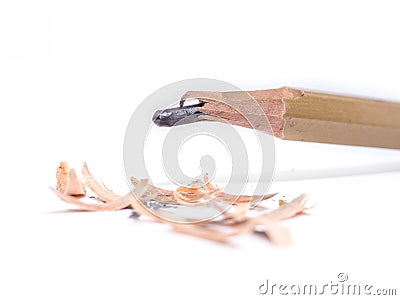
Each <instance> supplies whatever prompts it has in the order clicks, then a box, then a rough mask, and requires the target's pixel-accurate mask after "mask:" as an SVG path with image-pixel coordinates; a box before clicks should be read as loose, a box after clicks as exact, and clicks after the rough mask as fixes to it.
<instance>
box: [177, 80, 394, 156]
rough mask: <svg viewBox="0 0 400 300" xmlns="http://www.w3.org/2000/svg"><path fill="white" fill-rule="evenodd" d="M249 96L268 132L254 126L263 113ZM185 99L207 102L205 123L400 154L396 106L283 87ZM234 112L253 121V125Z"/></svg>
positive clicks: (190, 94)
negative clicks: (243, 112)
mask: <svg viewBox="0 0 400 300" xmlns="http://www.w3.org/2000/svg"><path fill="white" fill-rule="evenodd" d="M249 95H250V96H251V97H252V98H253V99H255V100H256V101H257V103H258V104H259V105H260V107H261V109H262V111H263V112H264V113H265V115H266V116H267V117H268V119H269V122H270V124H271V128H270V129H268V128H265V127H262V126H260V124H258V123H257V122H258V121H257V120H263V119H265V117H264V116H263V114H262V111H261V113H260V110H258V111H257V110H254V109H250V108H249V106H250V107H251V106H252V105H249V101H251V99H250V98H249ZM187 98H197V99H199V100H201V101H204V102H205V105H204V106H203V107H200V108H199V110H200V111H201V112H203V113H205V114H206V115H205V116H204V117H203V119H208V120H214V121H216V120H221V118H222V119H223V120H226V121H227V122H229V123H230V124H233V125H238V126H244V127H254V128H255V129H261V130H263V131H267V132H268V131H269V132H271V130H272V134H273V135H274V136H275V137H278V138H281V139H285V140H296V141H309V142H321V143H333V144H344V145H357V146H372V147H382V148H397V149H400V103H395V102H388V101H381V100H373V99H364V98H357V97H348V96H340V95H333V94H325V93H317V92H308V91H302V90H298V89H292V88H286V87H284V88H279V89H272V90H260V91H250V92H204V91H199V92H195V91H193V92H187V93H186V94H185V95H184V96H183V97H182V99H183V100H184V99H187ZM221 101H222V102H221ZM224 102H225V103H228V104H229V105H227V104H225V103H224ZM253 107H254V105H253ZM238 111H245V112H246V116H251V120H252V125H250V123H249V121H248V119H246V118H244V117H243V116H242V115H241V114H240V113H238ZM260 123H261V121H260ZM254 124H255V125H256V126H254ZM258 127H260V128H258Z"/></svg>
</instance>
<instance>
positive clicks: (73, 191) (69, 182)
mask: <svg viewBox="0 0 400 300" xmlns="http://www.w3.org/2000/svg"><path fill="white" fill-rule="evenodd" d="M56 177H57V186H56V189H57V191H59V192H61V193H63V194H65V195H71V196H82V195H85V184H84V183H83V182H81V181H80V180H79V178H78V176H77V175H76V173H75V170H74V169H70V168H69V166H68V163H66V162H61V163H60V165H59V167H58V168H57V173H56Z"/></svg>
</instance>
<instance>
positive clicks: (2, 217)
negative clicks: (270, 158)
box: [0, 0, 400, 299]
mask: <svg viewBox="0 0 400 300" xmlns="http://www.w3.org/2000/svg"><path fill="white" fill-rule="evenodd" d="M398 11H399V10H398V5H397V1H365V0H364V1H337V0H336V1H208V0H204V1H198V2H194V1H141V2H139V1H137V2H133V1H82V0H81V1H40V0H38V1H11V0H10V1H7V0H5V1H1V3H0V99H1V109H0V127H1V157H0V170H1V171H0V176H1V183H2V184H1V186H2V197H1V206H0V225H1V227H0V233H1V236H0V238H1V239H0V242H1V246H0V254H1V255H0V277H1V278H0V298H1V299H32V298H39V299H111V298H113V299H150V298H152V299H155V298H156V297H166V298H168V299H170V298H171V299H187V298H195V299H205V298H206V297H207V298H208V297H209V298H213V299H214V298H224V299H227V298H228V297H237V298H239V297H241V298H242V299H248V298H253V297H254V298H256V297H261V296H260V295H259V294H258V286H259V285H260V284H261V283H263V282H264V281H265V280H266V279H267V278H268V279H270V280H271V281H273V282H276V283H288V284H292V283H302V282H303V283H318V282H323V283H325V282H327V283H329V282H330V281H331V280H332V281H335V280H336V276H337V274H338V273H340V272H345V273H348V275H349V278H350V280H352V282H354V283H360V284H366V283H369V284H374V285H375V286H377V287H383V288H385V287H386V288H398V289H399V288H400V286H399V285H398V278H399V275H400V273H399V267H400V265H399V256H398V255H399V250H400V248H399V247H400V246H399V245H398V241H399V237H398V236H399V235H398V228H399V225H400V224H399V218H398V211H399V208H400V205H399V200H400V199H399V196H400V191H399V178H400V172H390V173H384V174H383V173H382V174H371V175H362V176H352V177H338V178H330V179H323V178H321V179H312V180H311V179H310V180H304V181H282V182H275V183H274V184H273V186H272V188H271V191H272V190H273V191H281V192H284V193H288V194H296V193H298V192H303V191H306V192H308V193H309V194H310V198H311V199H312V200H313V201H315V202H317V203H318V206H317V208H316V209H315V211H314V212H313V215H312V216H308V217H301V218H298V219H295V220H293V221H291V222H288V223H286V225H287V226H289V227H290V228H291V231H292V234H293V237H294V245H293V246H292V247H288V248H280V247H273V246H271V245H270V244H269V243H268V242H267V241H266V240H265V239H264V238H261V237H253V236H246V237H240V238H238V239H234V240H233V241H232V244H233V246H221V245H218V244H214V243H211V242H207V241H203V240H199V239H195V238H191V237H187V236H182V235H179V234H175V233H173V232H171V230H170V229H169V228H168V227H166V226H163V225H160V224H153V223H151V222H146V221H143V222H140V221H133V220H132V219H130V218H128V216H129V212H128V211H121V212H109V213H68V212H65V211H66V209H67V208H70V206H68V205H66V204H64V203H63V202H61V201H59V200H58V199H57V198H56V197H55V196H54V195H53V194H52V192H51V191H50V190H49V188H48V187H49V186H52V185H54V183H55V178H54V174H55V168H56V166H57V164H58V162H59V161H60V160H66V161H70V162H72V163H74V164H75V166H79V164H80V163H81V162H82V161H84V160H87V161H88V162H89V163H91V165H92V169H93V171H94V172H95V173H96V174H98V175H99V176H100V177H101V178H102V179H103V180H104V182H106V184H107V185H109V186H111V187H114V188H115V189H116V190H118V189H120V190H124V189H125V190H126V186H125V179H124V177H123V172H122V143H123V138H124V131H125V128H126V125H127V123H128V121H129V119H130V116H131V114H132V113H133V111H134V109H135V107H136V106H137V105H138V104H139V103H140V102H141V101H142V100H143V99H144V98H145V97H147V96H148V95H149V94H150V93H152V92H153V91H154V90H156V89H158V88H160V87H162V86H164V85H166V84H169V83H171V82H174V81H177V80H182V79H186V78H197V77H208V78H216V79H220V80H224V81H227V82H231V83H232V84H235V85H237V86H239V87H240V88H242V89H246V90H251V89H265V88H273V87H279V86H283V85H287V86H294V87H303V88H308V89H318V90H326V91H335V92H339V93H345V94H356V95H365V96H369V97H377V98H384V99H389V100H395V99H400V87H399V70H400V59H399V53H400V42H399V28H400V18H399V16H398ZM292 147H293V148H292ZM296 147H298V148H304V149H308V150H310V149H314V150H310V151H315V149H316V148H318V149H319V154H315V155H309V154H307V153H309V152H308V150H307V151H300V152H298V153H300V154H294V153H293V152H295V151H291V149H297V148H296ZM315 147H316V148H315ZM315 147H313V146H311V147H310V145H309V146H302V145H298V143H289V144H287V143H286V145H285V144H284V145H280V146H279V147H278V150H277V151H278V155H277V156H278V157H277V165H278V171H279V167H280V168H281V170H283V171H285V170H286V171H288V170H290V168H295V167H294V166H292V163H293V164H295V163H296V162H298V161H301V163H300V165H299V168H303V169H307V167H308V166H310V168H315V165H317V166H319V164H320V163H323V162H324V161H326V160H329V161H331V159H332V157H337V155H336V153H339V152H340V153H341V154H340V155H339V156H338V157H339V159H337V163H338V167H346V166H347V162H346V161H354V160H353V159H351V158H350V157H349V156H347V154H349V155H350V153H351V155H352V157H353V158H357V157H360V156H361V157H362V159H361V160H358V161H357V164H358V165H359V166H362V165H363V164H367V165H368V164H370V165H377V164H380V163H383V164H385V165H386V166H389V165H390V166H392V167H393V166H398V163H399V159H398V158H397V156H398V154H399V152H398V151H394V150H392V151H389V150H386V151H385V150H375V149H372V150H371V149H364V148H359V150H355V149H354V148H351V149H350V148H342V147H339V148H340V149H339V148H337V147H327V148H321V147H320V146H315ZM279 149H281V150H279ZM335 151H339V152H335ZM358 151H360V152H358ZM296 155H300V157H299V159H297V158H294V157H295V156H296ZM301 155H302V156H301ZM324 155H327V157H328V159H324V158H318V157H319V156H321V157H324ZM315 159H317V163H315V161H314V160H315ZM283 166H284V167H283ZM337 297H338V296H336V297H335V298H337Z"/></svg>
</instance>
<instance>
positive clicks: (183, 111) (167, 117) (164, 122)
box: [152, 103, 203, 127]
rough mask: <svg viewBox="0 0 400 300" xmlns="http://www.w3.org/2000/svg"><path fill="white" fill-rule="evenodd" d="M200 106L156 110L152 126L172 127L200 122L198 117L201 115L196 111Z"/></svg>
mask: <svg viewBox="0 0 400 300" xmlns="http://www.w3.org/2000/svg"><path fill="white" fill-rule="evenodd" d="M201 106H203V104H202V103H199V104H196V105H191V106H185V107H174V108H167V109H164V110H157V111H156V112H155V113H154V115H153V118H152V120H153V122H154V124H156V125H157V126H160V127H172V126H176V125H183V124H190V123H194V122H198V121H201V120H200V119H199V118H198V117H199V116H200V115H202V114H203V113H202V112H201V111H200V110H198V108H199V107H201Z"/></svg>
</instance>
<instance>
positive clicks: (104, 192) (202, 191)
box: [55, 162, 307, 245]
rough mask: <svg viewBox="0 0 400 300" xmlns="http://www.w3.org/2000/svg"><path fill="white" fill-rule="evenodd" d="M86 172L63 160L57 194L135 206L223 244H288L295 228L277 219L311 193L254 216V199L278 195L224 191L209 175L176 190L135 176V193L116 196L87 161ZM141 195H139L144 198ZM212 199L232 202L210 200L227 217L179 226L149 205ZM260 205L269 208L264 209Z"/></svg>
mask: <svg viewBox="0 0 400 300" xmlns="http://www.w3.org/2000/svg"><path fill="white" fill-rule="evenodd" d="M82 174H83V181H81V180H79V178H78V176H77V175H76V172H75V171H74V169H70V168H69V167H68V164H67V163H64V162H62V163H60V166H59V167H58V169H57V173H56V178H57V185H56V191H55V192H56V194H57V195H58V196H59V197H60V198H61V199H62V200H64V201H65V202H67V203H70V204H73V205H75V206H76V207H77V208H78V209H80V210H85V211H106V210H119V209H124V208H127V207H131V208H132V209H133V210H134V212H135V213H136V214H137V215H139V216H147V217H149V218H151V219H153V220H154V221H157V222H161V223H167V224H169V225H170V226H171V228H172V229H173V230H174V231H176V232H179V233H184V234H188V235H192V236H196V237H201V238H205V239H208V240H212V241H216V242H221V243H227V242H229V239H230V238H231V237H233V236H237V235H242V234H247V233H252V232H262V233H264V235H265V236H267V237H268V238H269V240H270V241H271V242H272V243H274V244H278V245H287V244H289V243H290V241H291V239H290V232H289V231H288V230H287V229H286V228H283V227H281V226H278V223H279V222H280V221H283V220H285V219H288V218H292V217H294V216H296V215H299V214H302V213H303V212H304V211H305V210H306V209H307V208H306V195H305V194H303V195H300V196H299V197H297V198H295V199H294V200H292V201H289V202H285V201H282V200H280V201H279V207H278V208H277V209H275V210H267V211H265V212H263V213H261V214H258V215H256V216H252V217H250V216H249V215H248V212H249V210H250V209H252V208H253V207H252V205H254V203H259V202H261V201H265V200H268V199H270V198H272V197H273V196H275V195H276V194H269V195H260V196H243V195H241V196H237V195H231V194H228V193H224V192H223V190H222V189H220V188H218V186H216V185H213V184H211V183H210V181H209V180H208V176H207V174H206V175H205V176H204V181H201V180H196V181H194V182H192V183H190V184H189V185H188V186H186V187H179V188H177V189H176V190H175V191H172V190H166V189H161V188H158V187H155V186H153V185H151V184H149V183H148V182H147V180H137V179H136V178H134V177H132V178H131V181H132V183H133V185H134V186H135V189H134V193H128V194H126V195H125V196H120V195H118V194H115V193H114V192H112V191H111V190H109V189H108V188H106V187H105V186H104V185H103V184H101V183H100V182H99V181H97V180H96V179H95V178H94V176H93V175H92V173H91V172H90V170H89V168H88V166H87V164H86V163H84V165H83V168H82ZM85 186H87V187H88V188H89V189H90V190H91V191H92V192H93V193H94V195H95V197H94V200H95V201H97V203H88V202H87V200H88V199H87V198H88V197H87V196H86V192H85V190H84V187H85ZM137 197H140V200H139V199H138V198H137ZM90 198H92V197H90ZM210 199H218V200H219V201H222V202H224V203H228V204H231V205H230V206H229V209H228V210H226V208H223V207H220V206H219V204H218V201H211V202H209V203H211V204H213V205H214V206H215V207H216V208H217V209H219V210H220V212H221V216H222V219H218V220H217V219H216V220H208V221H204V222H200V223H196V224H178V223H174V222H172V221H168V220H165V219H163V218H162V217H160V216H158V215H156V214H154V213H152V212H151V211H150V210H149V209H148V208H146V207H145V205H144V203H146V202H147V201H150V200H152V201H157V202H159V203H164V204H174V205H191V204H199V203H202V202H207V201H208V200H210ZM92 200H93V199H92ZM261 209H263V210H266V209H265V208H261Z"/></svg>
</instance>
